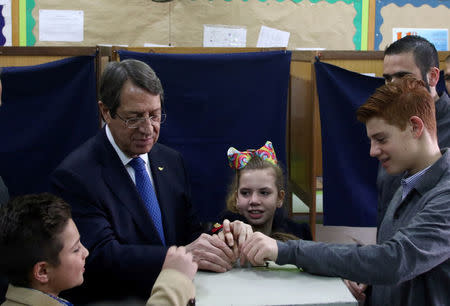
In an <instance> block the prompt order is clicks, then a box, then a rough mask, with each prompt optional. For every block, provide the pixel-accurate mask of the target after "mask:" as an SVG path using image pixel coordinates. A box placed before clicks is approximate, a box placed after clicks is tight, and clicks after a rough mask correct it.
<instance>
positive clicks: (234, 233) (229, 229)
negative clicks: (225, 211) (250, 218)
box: [219, 219, 253, 248]
mask: <svg viewBox="0 0 450 306" xmlns="http://www.w3.org/2000/svg"><path fill="white" fill-rule="evenodd" d="M222 225H223V230H222V233H223V235H224V237H225V239H224V241H225V242H226V243H227V244H228V246H229V247H231V248H232V247H233V246H234V245H235V242H237V245H238V247H239V246H241V245H242V244H244V242H245V240H247V239H248V238H249V237H250V235H251V234H252V233H253V229H252V227H251V226H250V225H249V224H246V223H244V222H242V221H239V220H236V221H233V222H230V221H229V220H227V219H225V220H223V223H222ZM219 237H220V238H221V236H219Z"/></svg>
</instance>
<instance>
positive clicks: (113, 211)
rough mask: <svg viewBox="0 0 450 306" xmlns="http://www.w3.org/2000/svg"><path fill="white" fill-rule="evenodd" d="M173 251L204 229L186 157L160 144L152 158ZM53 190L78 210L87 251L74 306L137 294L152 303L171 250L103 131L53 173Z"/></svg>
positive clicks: (74, 296) (164, 222)
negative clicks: (195, 206)
mask: <svg viewBox="0 0 450 306" xmlns="http://www.w3.org/2000/svg"><path fill="white" fill-rule="evenodd" d="M148 157H149V161H150V166H151V170H152V175H153V179H154V185H155V189H156V194H157V197H158V201H159V205H160V207H161V214H162V221H163V227H164V234H165V239H166V245H167V247H168V246H170V245H185V244H187V243H189V242H191V241H193V240H194V239H195V238H196V237H198V235H199V234H200V232H201V227H200V223H199V222H197V219H196V217H195V214H194V212H193V210H192V205H191V200H190V190H189V184H188V178H187V173H186V170H185V167H184V163H183V160H182V157H181V155H180V154H179V153H178V152H176V151H174V150H172V149H170V148H168V147H166V146H164V145H161V144H155V145H154V146H153V148H152V150H151V151H150V153H149V154H148ZM51 179H52V189H53V192H54V193H56V194H57V195H59V196H61V197H62V198H64V199H65V200H66V201H67V202H68V203H69V204H71V206H72V214H73V217H74V220H75V223H76V225H77V226H78V229H79V231H80V235H81V241H82V243H83V244H84V245H85V246H86V247H87V248H88V250H89V252H90V254H89V257H88V258H87V263H86V272H85V282H84V284H83V285H82V286H81V287H80V288H79V289H75V290H73V291H72V294H69V295H68V296H67V297H68V298H70V301H72V302H74V303H84V302H88V301H90V302H92V301H96V300H117V299H122V298H129V297H139V298H141V299H143V300H146V299H147V298H148V297H149V295H150V290H151V288H152V286H153V283H154V281H155V280H156V278H157V276H158V273H159V272H160V270H161V267H162V263H163V261H164V257H165V254H166V252H167V247H163V246H162V242H161V240H160V238H159V236H158V234H157V232H156V229H155V227H154V225H153V222H152V220H151V218H150V216H149V214H148V212H147V209H146V208H145V206H144V203H143V202H142V200H141V198H140V196H139V193H138V191H137V190H136V187H135V185H134V183H133V181H132V180H131V178H130V176H129V174H128V172H127V170H126V169H125V167H124V166H123V164H122V162H121V160H120V158H119V156H118V155H117V153H116V151H115V150H114V148H113V146H112V145H111V143H110V142H109V141H108V138H107V136H106V132H105V129H102V130H101V131H100V132H99V133H98V134H97V135H96V136H95V137H93V138H91V139H90V140H88V141H87V142H86V143H85V144H83V145H82V146H81V147H80V148H78V149H77V150H75V151H74V152H72V153H71V154H70V155H69V156H68V157H67V158H66V159H65V160H64V161H63V162H62V163H61V165H59V167H58V168H57V169H56V170H55V172H54V173H53V174H52V178H51Z"/></svg>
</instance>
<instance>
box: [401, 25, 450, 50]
mask: <svg viewBox="0 0 450 306" xmlns="http://www.w3.org/2000/svg"><path fill="white" fill-rule="evenodd" d="M407 35H419V36H422V37H423V38H426V39H427V40H428V41H429V42H431V43H432V44H434V46H435V47H436V50H438V51H448V29H421V28H393V29H392V41H396V40H399V39H400V38H402V37H405V36H407Z"/></svg>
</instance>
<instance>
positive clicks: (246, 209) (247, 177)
mask: <svg viewBox="0 0 450 306" xmlns="http://www.w3.org/2000/svg"><path fill="white" fill-rule="evenodd" d="M283 199H284V191H283V190H281V191H278V189H277V187H276V185H275V170H274V169H272V168H265V169H253V170H242V171H241V173H240V179H239V186H238V190H237V197H236V203H237V209H238V211H239V213H240V214H241V215H243V216H244V217H245V218H246V219H247V221H248V223H250V224H251V225H253V226H256V227H261V226H264V225H266V224H267V223H270V226H272V221H273V216H274V214H275V210H276V209H277V208H278V207H281V206H282V205H283Z"/></svg>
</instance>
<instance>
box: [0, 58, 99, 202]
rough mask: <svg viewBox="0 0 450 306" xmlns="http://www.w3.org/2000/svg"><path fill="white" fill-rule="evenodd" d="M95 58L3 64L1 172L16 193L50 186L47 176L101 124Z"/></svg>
mask: <svg viewBox="0 0 450 306" xmlns="http://www.w3.org/2000/svg"><path fill="white" fill-rule="evenodd" d="M94 60H95V56H94V55H93V56H80V57H73V58H67V59H63V60H59V61H55V62H51V63H46V64H42V65H37V66H28V67H4V68H3V71H2V74H1V79H2V84H3V95H2V102H3V103H2V106H1V107H0V141H1V149H0V175H1V176H2V178H3V179H4V181H5V184H6V185H7V186H8V189H9V192H10V194H11V195H12V196H15V195H20V194H26V193H36V192H44V191H48V190H49V174H50V173H51V172H52V171H53V169H54V168H55V167H56V166H57V165H58V164H59V163H60V162H61V161H62V159H63V158H64V157H65V156H66V155H67V154H68V153H70V152H71V151H72V150H74V149H75V148H76V147H78V146H79V145H80V144H82V143H83V142H84V141H86V140H87V139H88V138H89V137H91V136H92V135H94V134H95V133H96V132H97V130H98V128H99V115H98V107H97V103H96V100H97V99H96V73H95V65H94Z"/></svg>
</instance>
